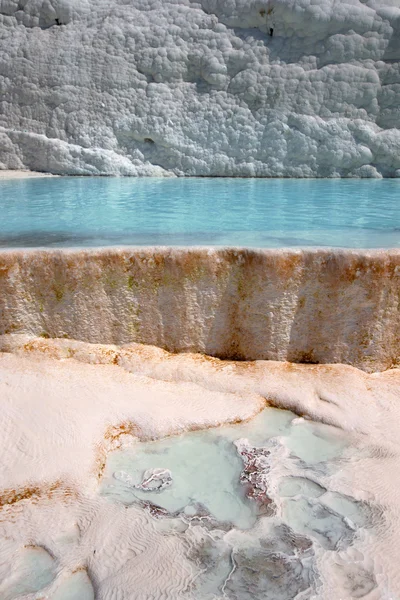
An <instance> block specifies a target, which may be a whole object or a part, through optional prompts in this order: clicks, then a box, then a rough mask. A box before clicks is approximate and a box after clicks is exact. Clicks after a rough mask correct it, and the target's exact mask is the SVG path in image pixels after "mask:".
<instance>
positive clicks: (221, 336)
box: [0, 248, 400, 372]
mask: <svg viewBox="0 0 400 600" xmlns="http://www.w3.org/2000/svg"><path fill="white" fill-rule="evenodd" d="M0 290H1V292H0V335H1V334H14V333H22V334H30V335H36V336H43V337H50V338H62V337H65V338H71V339H80V340H82V341H86V342H91V343H103V344H126V343H130V342H137V343H143V344H152V345H155V346H159V347H162V348H165V349H167V350H170V351H173V352H203V353H205V354H209V355H213V356H218V357H221V358H230V359H241V360H243V359H244V360H256V359H266V360H280V361H285V360H288V361H291V362H304V363H347V364H351V365H353V366H356V367H358V368H361V369H363V370H365V371H369V372H371V371H379V370H385V369H388V368H391V367H393V366H395V365H397V364H398V363H399V357H400V319H399V293H400V251H399V250H388V251H346V250H343V251H339V250H337V251H330V250H245V249H221V250H217V249H207V248H203V249H196V248H192V249H168V248H144V249H140V248H126V249H111V250H87V251H85V250H76V251H74V250H62V251H59V250H49V251H47V250H34V251H22V250H21V251H3V252H1V253H0Z"/></svg>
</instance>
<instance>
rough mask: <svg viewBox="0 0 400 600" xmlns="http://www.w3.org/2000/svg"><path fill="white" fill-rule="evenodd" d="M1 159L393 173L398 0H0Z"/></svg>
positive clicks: (103, 168) (397, 139) (399, 121)
mask: <svg viewBox="0 0 400 600" xmlns="http://www.w3.org/2000/svg"><path fill="white" fill-rule="evenodd" d="M0 57H1V58H0V168H8V169H20V168H29V169H33V170H40V171H48V172H52V173H59V174H94V175H96V174H111V175H118V174H120V175H168V174H176V175H192V176H195V175H210V176H218V175H221V176H292V177H314V176H317V177H339V176H343V177H352V176H361V177H380V176H388V177H397V176H400V111H399V108H398V107H399V105H400V0H369V1H365V0H363V1H359V0H343V1H341V2H337V1H335V0H317V1H314V2H311V0H268V1H265V0H202V1H200V2H190V1H189V0H171V1H169V2H166V1H164V0H129V1H128V0H107V2H106V1H105V0H79V1H78V0H0Z"/></svg>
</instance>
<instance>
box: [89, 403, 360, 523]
mask: <svg viewBox="0 0 400 600" xmlns="http://www.w3.org/2000/svg"><path fill="white" fill-rule="evenodd" d="M345 445H346V439H345V435H344V433H342V432H338V431H336V430H334V429H333V428H331V427H328V426H325V425H321V424H317V423H311V422H308V421H305V420H303V419H298V418H296V417H295V415H294V414H293V413H290V412H288V411H281V410H277V409H272V408H268V409H265V410H264V411H262V412H261V413H260V414H259V415H258V416H257V417H255V418H254V419H252V420H251V421H249V422H247V423H243V424H240V425H232V426H224V427H220V428H216V429H210V430H206V431H198V432H189V433H185V434H183V435H180V436H174V437H170V438H166V439H163V440H160V441H154V442H147V443H137V444H135V445H133V446H132V447H129V448H126V449H124V450H119V451H117V452H114V453H112V454H110V456H109V458H108V461H107V464H106V469H105V472H104V477H103V481H102V484H101V489H100V493H101V494H102V495H106V496H108V497H109V498H110V499H113V500H116V501H118V502H122V503H124V504H126V505H130V504H133V503H135V502H145V503H148V504H149V505H151V506H152V507H153V509H155V511H156V509H157V507H158V508H160V509H161V510H162V511H166V512H167V513H168V514H170V515H177V514H182V516H187V517H193V516H195V515H200V514H201V515H204V514H206V515H209V516H210V517H211V518H212V519H214V520H215V521H217V522H219V523H225V524H230V525H231V526H234V527H237V528H240V529H248V528H251V527H253V526H254V524H255V522H256V520H257V518H258V517H259V516H260V515H262V514H266V513H271V514H275V513H276V510H274V509H273V507H272V504H273V503H274V502H275V503H276V502H277V500H279V505H280V506H282V507H285V508H284V515H285V521H286V522H287V523H288V524H289V525H295V526H296V528H297V529H299V530H301V531H303V530H304V523H303V521H304V519H305V518H306V517H305V516H304V515H308V517H309V518H310V519H311V520H312V519H313V518H314V517H313V511H312V510H311V509H310V510H308V511H307V510H306V509H305V508H304V507H303V508H302V509H299V511H300V514H301V515H302V516H301V517H300V516H299V514H298V511H297V510H291V509H290V506H291V502H292V500H291V499H293V497H295V496H302V497H304V498H318V497H319V496H322V495H324V494H325V493H326V489H325V488H324V487H323V486H322V485H320V484H319V483H317V482H315V481H313V480H312V479H309V478H307V476H306V473H307V471H308V470H314V471H315V472H316V473H317V474H321V473H322V474H324V475H325V476H326V475H327V474H328V473H329V471H330V470H332V469H334V466H335V460H336V459H337V458H338V457H339V456H340V454H341V452H342V451H343V449H344V448H345ZM297 472H298V473H299V474H301V475H302V476H298V475H297ZM280 500H282V501H280ZM269 505H271V506H270V508H268V507H269ZM299 506H300V504H299ZM330 510H334V511H335V512H336V511H337V512H338V513H339V514H340V513H341V512H342V513H343V514H344V516H346V513H347V512H349V513H350V514H353V513H354V511H355V508H354V506H353V503H352V502H351V501H350V500H347V501H346V502H344V501H342V502H339V501H336V502H335V503H334V505H333V506H332V508H331V507H328V508H327V509H326V511H327V512H329V511H330ZM338 518H339V517H338Z"/></svg>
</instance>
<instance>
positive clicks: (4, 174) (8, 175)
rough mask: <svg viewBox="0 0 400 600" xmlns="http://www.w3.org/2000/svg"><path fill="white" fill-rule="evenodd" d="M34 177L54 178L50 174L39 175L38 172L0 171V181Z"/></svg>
mask: <svg viewBox="0 0 400 600" xmlns="http://www.w3.org/2000/svg"><path fill="white" fill-rule="evenodd" d="M32 177H33V178H35V177H55V176H54V175H52V174H51V173H39V172H38V171H21V170H17V169H16V170H14V171H12V170H10V169H3V170H2V169H0V179H29V178H32Z"/></svg>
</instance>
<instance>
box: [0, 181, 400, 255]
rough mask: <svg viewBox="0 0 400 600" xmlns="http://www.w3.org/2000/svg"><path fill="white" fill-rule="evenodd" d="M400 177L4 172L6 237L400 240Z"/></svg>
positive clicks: (0, 221) (290, 242)
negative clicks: (12, 176) (8, 176)
mask: <svg viewBox="0 0 400 600" xmlns="http://www.w3.org/2000/svg"><path fill="white" fill-rule="evenodd" d="M399 198H400V181H397V180H365V181H364V180H295V179H199V178H191V179H177V178H173V179H163V178H158V179H155V178H143V179H136V178H102V177H90V178H89V177H88V178H86V177H67V178H54V179H53V178H39V179H17V180H3V181H0V215H1V217H0V247H46V246H47V247H66V246H69V247H71V246H75V247H94V246H109V245H139V246H140V245H167V246H201V245H207V246H248V247H261V248H277V247H299V246H320V247H321V246H328V247H329V246H330V247H348V248H389V247H399V246H400V203H399Z"/></svg>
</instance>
